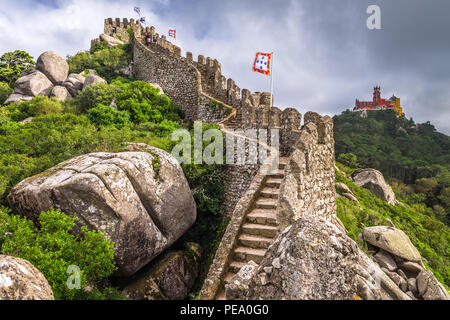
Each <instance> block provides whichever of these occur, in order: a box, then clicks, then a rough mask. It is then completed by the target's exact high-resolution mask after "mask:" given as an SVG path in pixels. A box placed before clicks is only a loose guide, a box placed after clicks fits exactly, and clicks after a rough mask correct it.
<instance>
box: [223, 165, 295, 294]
mask: <svg viewBox="0 0 450 320" xmlns="http://www.w3.org/2000/svg"><path fill="white" fill-rule="evenodd" d="M286 164H287V158H280V164H279V168H280V169H279V170H278V171H277V172H276V173H275V174H273V175H270V176H268V177H267V179H266V181H265V183H264V184H265V185H264V187H263V189H262V191H261V194H260V196H259V198H258V199H257V200H256V203H255V207H254V209H253V210H252V211H250V212H249V213H248V214H247V215H246V217H245V218H244V222H243V225H242V226H241V231H240V233H239V234H238V236H237V237H238V241H237V246H236V248H235V249H234V253H233V257H232V259H231V262H230V264H229V268H228V272H227V274H226V276H225V279H224V283H223V284H222V286H221V289H220V290H219V293H218V294H217V296H216V300H225V299H226V297H225V288H224V285H225V284H226V283H227V282H228V281H230V280H231V279H232V278H233V276H234V275H235V274H236V273H237V272H238V271H239V270H240V269H241V268H242V267H243V266H244V265H245V264H246V263H247V262H249V261H250V260H253V261H254V262H255V263H257V264H259V263H261V261H262V259H263V257H264V255H265V254H266V251H267V248H269V246H270V244H271V243H272V241H273V239H274V238H275V236H276V234H277V231H278V221H277V214H276V207H277V201H278V196H279V190H280V185H281V181H282V180H283V178H284V168H285V166H286Z"/></svg>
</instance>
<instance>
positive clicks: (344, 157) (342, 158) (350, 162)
mask: <svg viewBox="0 0 450 320" xmlns="http://www.w3.org/2000/svg"><path fill="white" fill-rule="evenodd" d="M337 160H338V161H339V162H340V163H342V164H344V165H346V166H347V167H350V168H357V167H358V161H357V158H356V156H355V155H354V154H353V153H341V154H340V155H339V156H338V158H337Z"/></svg>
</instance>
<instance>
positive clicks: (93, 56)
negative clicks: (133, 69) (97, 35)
mask: <svg viewBox="0 0 450 320" xmlns="http://www.w3.org/2000/svg"><path fill="white" fill-rule="evenodd" d="M92 49H93V50H92V53H89V52H79V53H77V54H76V55H74V56H68V57H67V62H68V63H69V67H70V73H80V72H83V71H84V70H86V69H94V70H96V71H97V72H98V74H99V75H100V76H101V77H102V78H104V79H106V80H107V81H108V82H109V81H111V80H113V79H114V78H116V77H117V76H120V75H121V74H120V70H121V69H123V68H124V67H125V66H127V65H128V64H129V63H130V61H131V58H132V47H131V44H129V43H127V44H123V45H118V46H114V47H112V48H108V46H107V44H105V42H99V43H97V44H95V45H94V46H93V48H92Z"/></svg>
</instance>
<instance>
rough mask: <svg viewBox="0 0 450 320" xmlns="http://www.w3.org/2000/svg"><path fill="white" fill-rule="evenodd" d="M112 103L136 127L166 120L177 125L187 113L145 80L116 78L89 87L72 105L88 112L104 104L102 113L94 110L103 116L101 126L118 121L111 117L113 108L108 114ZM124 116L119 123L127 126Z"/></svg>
mask: <svg viewBox="0 0 450 320" xmlns="http://www.w3.org/2000/svg"><path fill="white" fill-rule="evenodd" d="M112 101H114V103H115V104H116V106H117V109H118V110H119V111H124V112H126V113H127V114H128V118H129V120H130V121H131V122H133V123H136V124H139V123H144V122H153V123H161V122H162V121H164V120H168V121H174V122H177V121H179V120H180V119H182V118H184V112H183V110H182V108H181V107H180V106H178V105H176V104H174V103H172V102H171V100H170V99H169V97H167V96H166V95H165V94H160V93H159V89H158V88H155V87H153V86H151V85H150V84H149V83H148V82H145V81H128V80H125V79H123V78H117V79H115V80H114V81H112V82H111V84H105V83H99V84H95V85H92V86H89V87H87V88H86V89H84V90H83V91H82V92H80V94H79V95H78V96H77V97H76V98H74V99H72V103H73V104H74V105H75V106H77V110H79V112H89V111H90V109H92V108H94V107H99V105H102V106H101V107H100V110H96V111H95V114H97V115H99V116H100V115H101V117H100V119H99V124H101V123H102V121H104V120H105V118H106V119H110V118H112V119H115V118H116V117H115V116H114V115H113V114H112V113H114V112H113V111H111V110H110V109H109V111H108V109H107V108H105V107H104V106H105V105H110V104H111V102H112ZM116 115H117V114H116ZM121 115H122V116H120V117H119V119H120V124H123V125H124V124H125V123H123V120H124V118H126V115H125V114H124V113H122V114H121ZM109 122H110V121H108V123H109ZM112 122H114V120H113V121H112Z"/></svg>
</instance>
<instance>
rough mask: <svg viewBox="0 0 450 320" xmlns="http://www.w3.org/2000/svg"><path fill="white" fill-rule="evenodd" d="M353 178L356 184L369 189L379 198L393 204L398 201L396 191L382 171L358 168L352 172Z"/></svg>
mask: <svg viewBox="0 0 450 320" xmlns="http://www.w3.org/2000/svg"><path fill="white" fill-rule="evenodd" d="M351 179H352V180H353V182H354V183H355V184H356V185H358V186H360V187H363V188H366V189H368V190H369V191H370V192H372V193H373V194H374V195H375V196H376V197H378V198H379V199H381V200H383V201H386V202H387V203H389V204H392V205H395V204H396V203H397V200H396V199H395V194H394V191H392V188H391V187H390V186H389V185H388V184H387V183H386V181H385V180H384V177H383V174H382V173H381V172H380V171H378V170H375V169H357V170H355V172H353V173H352V175H351Z"/></svg>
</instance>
